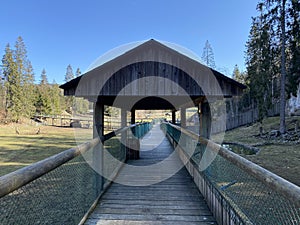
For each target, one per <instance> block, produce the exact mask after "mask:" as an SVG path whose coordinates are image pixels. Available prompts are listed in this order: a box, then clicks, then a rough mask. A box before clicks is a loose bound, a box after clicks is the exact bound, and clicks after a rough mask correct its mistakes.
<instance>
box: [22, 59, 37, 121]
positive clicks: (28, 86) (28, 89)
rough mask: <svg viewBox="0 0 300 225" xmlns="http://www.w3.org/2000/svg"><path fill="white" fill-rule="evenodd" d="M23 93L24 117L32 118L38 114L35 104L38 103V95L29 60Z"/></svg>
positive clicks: (24, 77)
mask: <svg viewBox="0 0 300 225" xmlns="http://www.w3.org/2000/svg"><path fill="white" fill-rule="evenodd" d="M22 92H23V108H24V111H23V116H25V117H27V118H31V117H32V116H33V115H34V114H35V112H36V108H35V106H34V104H35V102H36V98H37V95H36V90H35V84H34V72H33V68H32V65H31V62H30V61H29V60H27V62H26V66H25V73H24V76H23V87H22ZM25 93H26V94H25Z"/></svg>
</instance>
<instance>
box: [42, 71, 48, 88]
mask: <svg viewBox="0 0 300 225" xmlns="http://www.w3.org/2000/svg"><path fill="white" fill-rule="evenodd" d="M40 84H42V85H48V84H49V83H48V78H47V74H46V70H45V69H43V70H42V73H41V81H40Z"/></svg>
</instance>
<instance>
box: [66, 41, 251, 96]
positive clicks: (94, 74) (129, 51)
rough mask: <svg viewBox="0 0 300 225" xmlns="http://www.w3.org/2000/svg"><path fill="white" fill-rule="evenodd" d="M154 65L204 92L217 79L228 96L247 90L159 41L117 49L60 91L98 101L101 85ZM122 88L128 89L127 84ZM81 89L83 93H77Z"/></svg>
mask: <svg viewBox="0 0 300 225" xmlns="http://www.w3.org/2000/svg"><path fill="white" fill-rule="evenodd" d="M150 61H152V62H159V63H164V64H167V65H172V66H173V67H176V68H179V69H180V70H183V71H184V72H185V73H186V74H188V75H189V76H191V77H192V78H193V79H194V80H198V81H199V82H200V83H201V85H200V86H203V87H204V88H209V87H208V86H209V85H211V84H212V82H213V81H212V80H213V79H216V80H217V81H218V83H219V85H220V86H221V89H222V91H223V92H224V95H225V96H233V95H239V94H241V92H242V89H245V88H246V87H245V86H244V85H243V84H240V83H239V82H237V81H235V80H233V79H231V78H229V77H227V76H225V75H223V74H221V73H220V72H218V71H216V70H213V69H211V68H208V67H207V66H204V65H203V64H202V63H201V61H200V59H199V58H198V57H197V56H196V55H195V54H194V53H192V52H191V51H189V50H188V49H185V48H183V47H180V46H178V45H175V44H172V43H168V42H161V41H156V40H154V39H150V40H148V41H141V42H135V43H131V44H128V45H125V46H121V47H120V48H117V49H113V50H112V51H110V52H108V53H107V54H105V55H104V56H101V57H99V58H98V59H97V60H96V61H95V62H94V63H93V64H92V65H91V66H90V67H89V69H88V70H87V71H86V72H85V73H84V74H83V75H81V76H80V77H77V78H75V79H73V80H71V81H69V82H67V83H65V84H63V85H61V86H60V87H61V88H62V89H64V93H65V95H76V96H80V97H86V96H94V97H96V96H97V95H98V96H99V94H97V93H96V92H97V91H99V90H98V89H99V88H101V87H99V88H98V87H97V86H96V85H98V86H99V84H101V85H102V84H103V83H105V82H107V81H108V79H109V78H110V77H111V76H112V75H113V74H115V73H117V71H120V70H121V69H122V68H124V67H126V66H128V65H132V64H134V63H140V62H150ZM153 75H154V74H153ZM115 80H117V79H115ZM82 82H84V85H83V86H84V87H80V88H78V85H79V83H82ZM115 82H117V81H115ZM120 82H121V81H120ZM101 85H100V86H101ZM122 85H124V83H123V84H122ZM111 86H116V85H115V84H114V85H111ZM117 86H118V85H117ZM97 88H98V89H97ZM78 89H79V91H77V90H78ZM212 89H213V88H212ZM75 92H76V93H75ZM188 93H189V92H188ZM204 93H206V94H208V95H218V96H219V95H222V94H223V93H221V92H220V91H215V90H206V91H204ZM106 95H110V93H104V94H103V93H102V94H101V96H106ZM197 95H202V96H203V92H199V93H198V94H197ZM205 96H206V95H205Z"/></svg>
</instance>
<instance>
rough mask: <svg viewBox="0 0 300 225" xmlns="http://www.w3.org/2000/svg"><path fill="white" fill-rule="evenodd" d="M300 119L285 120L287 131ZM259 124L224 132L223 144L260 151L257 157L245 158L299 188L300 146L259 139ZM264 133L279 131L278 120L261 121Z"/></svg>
mask: <svg viewBox="0 0 300 225" xmlns="http://www.w3.org/2000/svg"><path fill="white" fill-rule="evenodd" d="M295 119H296V120H298V121H300V118H299V117H298V118H295V117H293V118H287V126H288V129H290V130H292V129H294V127H295V125H294V124H295V123H294V120H295ZM259 127H260V124H258V123H256V124H253V125H252V126H243V127H240V128H237V129H234V130H231V131H228V132H226V134H225V138H224V141H225V142H239V143H243V144H247V145H250V146H256V147H258V148H259V149H260V152H259V153H258V154H257V155H251V156H246V157H247V159H249V160H251V161H253V162H255V163H257V164H259V165H260V166H262V167H264V168H266V169H268V170H270V171H272V172H273V173H275V174H278V175H279V176H281V177H283V178H285V179H287V180H289V181H291V182H293V183H295V184H296V185H298V186H300V144H299V141H298V143H297V142H282V141H279V140H270V139H265V138H260V137H259V136H257V135H258V134H259ZM263 128H264V132H265V133H268V132H270V131H271V130H274V129H279V118H278V117H271V118H267V119H265V120H264V121H263Z"/></svg>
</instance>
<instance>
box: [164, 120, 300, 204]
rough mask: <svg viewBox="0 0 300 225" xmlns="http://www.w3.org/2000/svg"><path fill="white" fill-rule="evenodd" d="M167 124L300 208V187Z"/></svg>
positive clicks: (205, 140)
mask: <svg viewBox="0 0 300 225" xmlns="http://www.w3.org/2000/svg"><path fill="white" fill-rule="evenodd" d="M166 124H167V125H169V126H171V127H173V128H174V129H176V130H178V131H180V132H181V133H183V134H185V135H187V136H189V137H191V138H193V139H195V140H197V141H198V142H200V143H201V144H203V145H207V146H208V147H209V149H211V150H213V151H214V152H216V153H218V154H219V155H220V156H221V157H223V158H225V159H226V160H228V161H229V162H231V163H232V164H234V165H236V166H237V167H239V168H240V169H242V170H243V171H245V172H246V173H248V174H250V175H252V176H253V177H255V178H256V179H258V180H259V181H261V182H262V183H263V184H265V185H267V186H268V187H270V188H271V189H273V190H274V191H276V192H278V193H280V194H282V195H283V196H285V198H287V199H288V200H290V201H291V202H293V203H294V204H295V205H296V206H297V207H300V187H298V186H297V185H295V184H293V183H291V182H289V181H287V180H285V179H283V178H282V177H280V176H278V175H276V174H274V173H272V172H270V171H268V170H266V169H264V168H263V167H261V166H259V165H257V164H255V163H253V162H251V161H249V160H247V159H245V158H243V157H242V156H239V155H238V154H236V153H234V152H232V151H229V150H228V149H226V148H224V147H222V146H221V145H219V144H216V143H214V142H212V141H210V140H208V139H206V138H204V137H201V136H200V135H198V134H195V133H194V132H192V131H189V130H186V129H184V128H182V127H179V126H176V125H174V124H171V123H166Z"/></svg>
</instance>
